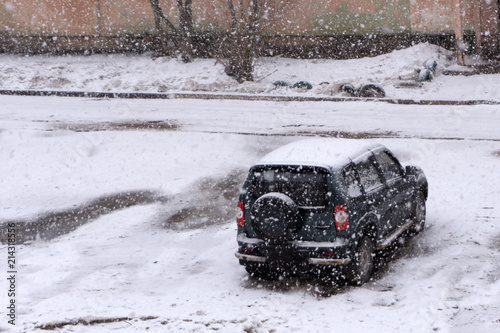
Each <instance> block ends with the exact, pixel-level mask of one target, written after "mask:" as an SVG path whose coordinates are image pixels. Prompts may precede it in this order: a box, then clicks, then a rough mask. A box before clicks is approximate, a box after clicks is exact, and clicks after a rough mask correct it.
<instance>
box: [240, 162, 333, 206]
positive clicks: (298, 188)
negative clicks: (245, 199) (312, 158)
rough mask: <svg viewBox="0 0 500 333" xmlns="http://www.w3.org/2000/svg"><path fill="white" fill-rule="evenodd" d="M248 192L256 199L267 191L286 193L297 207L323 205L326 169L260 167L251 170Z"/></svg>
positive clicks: (325, 193)
mask: <svg viewBox="0 0 500 333" xmlns="http://www.w3.org/2000/svg"><path fill="white" fill-rule="evenodd" d="M248 190H249V192H250V193H251V195H252V196H253V197H254V198H255V199H256V198H258V197H260V196H262V195H264V194H266V193H269V192H279V193H283V194H286V195H288V196H289V197H290V198H292V199H293V201H295V203H296V204H297V205H298V206H299V207H304V208H307V207H322V206H325V202H326V197H327V186H326V171H324V170H322V169H313V168H311V169H305V168H304V167H295V168H294V167H280V168H262V169H256V170H253V171H252V176H251V181H250V186H249V189H248Z"/></svg>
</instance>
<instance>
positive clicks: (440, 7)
mask: <svg viewBox="0 0 500 333" xmlns="http://www.w3.org/2000/svg"><path fill="white" fill-rule="evenodd" d="M226 1H227V0H193V6H194V20H195V26H196V28H197V29H198V30H199V31H207V30H208V31H213V30H217V29H220V27H227V26H228V25H229V15H228V11H227V7H226V6H227V5H226V3H227V2H226ZM269 1H271V2H272V1H277V3H280V2H281V1H278V0H269ZM160 3H161V4H162V8H163V9H164V11H165V14H166V15H167V16H169V17H172V18H173V19H174V20H175V16H176V12H177V10H176V0H160ZM461 3H462V13H463V18H462V21H463V27H464V29H465V30H478V31H481V32H483V34H484V33H486V34H497V33H498V2H497V1H495V0H462V2H461ZM286 4H287V6H286V8H284V9H283V10H281V11H279V12H274V13H271V14H270V15H269V17H270V22H269V23H272V27H273V28H272V29H269V27H266V28H267V32H268V33H270V34H273V33H285V34H314V35H328V34H343V33H345V34H367V33H368V34H370V33H400V32H425V33H439V32H451V31H453V30H454V25H453V22H454V21H453V0H349V1H348V0H311V1H305V0H300V1H299V0H288V1H287V2H286ZM0 33H4V34H5V33H6V34H11V35H35V36H36V35H55V36H78V35H103V36H112V35H120V34H144V33H155V28H154V20H153V15H152V10H151V6H150V1H149V0H0Z"/></svg>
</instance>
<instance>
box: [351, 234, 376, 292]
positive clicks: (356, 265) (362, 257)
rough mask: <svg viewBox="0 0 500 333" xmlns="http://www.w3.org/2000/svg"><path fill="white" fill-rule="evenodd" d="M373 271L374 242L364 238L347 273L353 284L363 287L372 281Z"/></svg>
mask: <svg viewBox="0 0 500 333" xmlns="http://www.w3.org/2000/svg"><path fill="white" fill-rule="evenodd" d="M372 271H373V242H372V240H371V238H370V237H368V236H363V237H362V238H361V239H360V240H359V241H358V245H357V247H356V251H355V253H354V256H353V258H352V260H351V263H350V264H349V266H348V268H347V271H346V272H345V273H346V277H347V281H348V282H349V283H351V284H355V285H362V284H363V283H365V282H368V281H369V280H370V277H371V275H372Z"/></svg>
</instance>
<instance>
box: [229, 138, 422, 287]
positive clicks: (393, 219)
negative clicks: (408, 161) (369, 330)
mask: <svg viewBox="0 0 500 333" xmlns="http://www.w3.org/2000/svg"><path fill="white" fill-rule="evenodd" d="M427 192H428V185H427V179H426V177H425V175H424V173H423V172H422V170H421V169H420V168H418V167H414V166H406V168H403V167H402V166H401V164H400V163H399V161H398V160H397V159H396V157H395V156H394V155H393V154H392V153H391V152H390V151H389V150H388V149H387V148H385V147H384V146H382V145H372V146H366V144H360V143H359V141H357V140H336V139H311V140H305V141H299V142H295V143H292V144H289V145H286V146H284V147H281V148H279V149H277V150H275V151H273V152H271V153H270V154H268V155H266V156H265V157H264V158H263V159H262V160H261V162H260V163H259V164H257V165H254V166H253V167H251V168H250V171H249V173H248V177H247V179H246V181H245V183H244V185H243V191H242V192H241V194H240V196H239V202H238V216H237V224H238V235H237V240H238V251H237V252H236V257H237V258H238V259H239V262H240V264H241V265H244V266H245V267H246V270H247V271H248V272H249V273H250V274H251V275H252V276H256V277H266V278H273V277H277V276H279V275H280V274H282V273H298V272H302V271H309V272H311V271H326V272H331V273H332V274H333V273H334V272H338V271H340V272H341V274H340V276H344V277H345V278H346V279H347V280H348V281H349V282H351V283H353V284H362V283H364V282H366V281H368V280H369V279H370V276H371V273H372V269H373V262H374V253H375V251H376V250H381V249H384V248H386V247H388V246H389V245H391V244H392V243H393V242H394V241H395V240H396V239H397V238H398V237H399V236H401V235H403V234H404V233H405V234H416V233H418V232H419V231H421V230H422V229H423V227H424V223H425V202H426V200H427ZM314 268H316V269H314ZM318 268H319V270H318ZM328 268H336V269H331V270H328Z"/></svg>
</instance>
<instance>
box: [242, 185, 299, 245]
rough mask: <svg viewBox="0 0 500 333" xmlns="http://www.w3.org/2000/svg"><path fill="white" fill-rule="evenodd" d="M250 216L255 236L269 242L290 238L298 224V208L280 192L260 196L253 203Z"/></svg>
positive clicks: (293, 235) (281, 241) (285, 240)
mask: <svg viewBox="0 0 500 333" xmlns="http://www.w3.org/2000/svg"><path fill="white" fill-rule="evenodd" d="M250 217H251V222H252V227H253V229H254V231H255V233H256V234H257V236H259V237H260V238H261V239H264V240H265V241H267V242H270V243H284V242H287V241H289V240H292V239H293V238H294V237H295V236H296V233H297V229H298V227H299V224H300V223H299V221H300V215H299V208H298V207H297V205H296V204H295V202H294V201H293V200H292V199H291V198H290V197H289V196H287V195H285V194H282V193H268V194H265V195H263V196H261V197H260V198H259V199H257V201H255V203H254V204H253V206H252V209H251V212H250Z"/></svg>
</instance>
